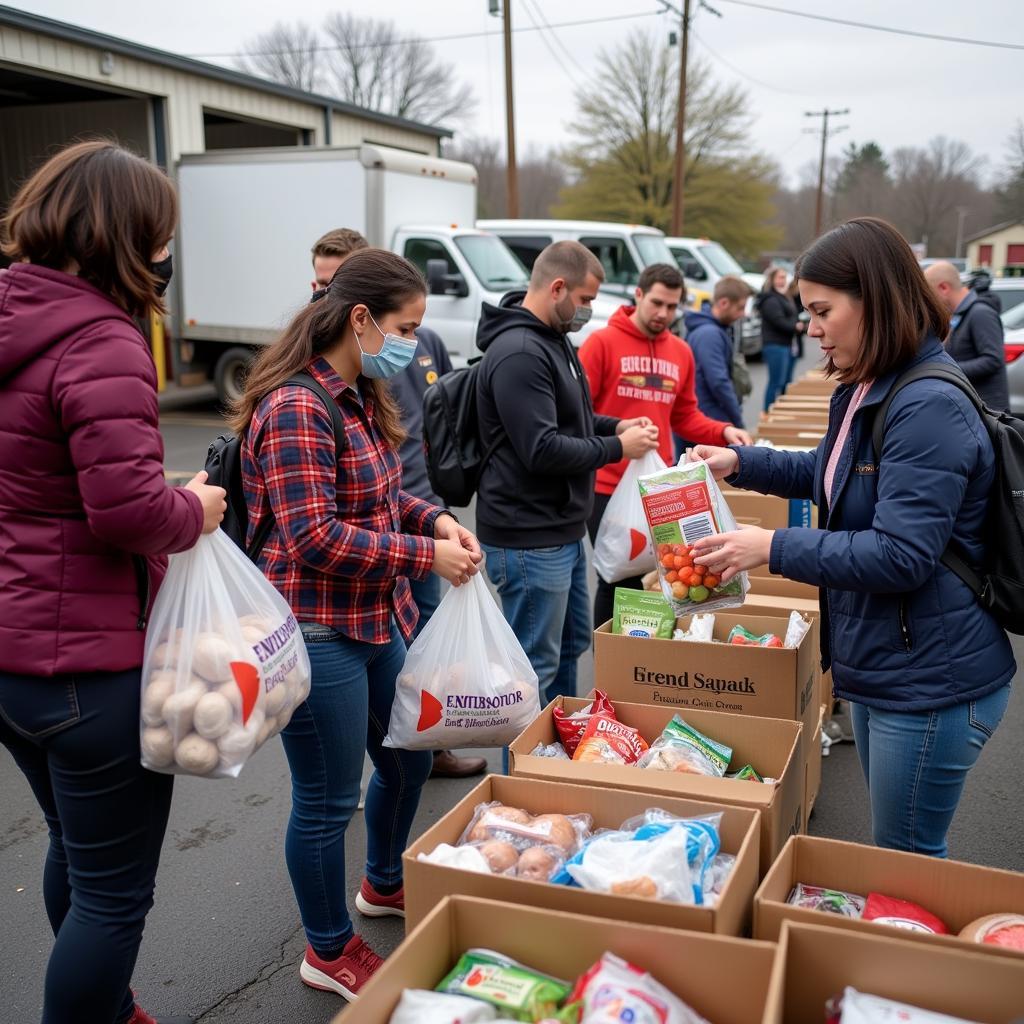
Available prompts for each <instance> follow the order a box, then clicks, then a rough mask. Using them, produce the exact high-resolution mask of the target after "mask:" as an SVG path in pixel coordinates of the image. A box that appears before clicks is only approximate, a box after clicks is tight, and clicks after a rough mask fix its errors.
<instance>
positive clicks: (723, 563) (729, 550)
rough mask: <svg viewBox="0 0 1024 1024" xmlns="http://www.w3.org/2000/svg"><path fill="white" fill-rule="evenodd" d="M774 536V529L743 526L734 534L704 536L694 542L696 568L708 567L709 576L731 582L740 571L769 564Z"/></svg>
mask: <svg viewBox="0 0 1024 1024" xmlns="http://www.w3.org/2000/svg"><path fill="white" fill-rule="evenodd" d="M774 535H775V531H774V530H762V529H761V527H759V526H741V527H740V528H739V529H738V530H734V531H733V532H731V533H720V534H718V535H717V536H715V537H704V538H703V539H702V540H698V541H694V544H693V551H694V556H693V560H694V562H696V563H697V565H706V566H707V569H708V572H709V573H713V574H714V575H715V576H717V577H718V578H719V579H720V580H721V581H722V582H723V583H728V582H729V580H731V579H732V578H733V576H735V575H736V573H738V572H746V571H748V570H750V569H756V568H757V567H758V566H760V565H767V564H768V560H769V559H770V558H771V553H772V537H773V536H774Z"/></svg>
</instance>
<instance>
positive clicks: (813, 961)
mask: <svg viewBox="0 0 1024 1024" xmlns="http://www.w3.org/2000/svg"><path fill="white" fill-rule="evenodd" d="M890 934H893V935H899V934H903V935H906V934H908V933H905V932H904V933H900V932H889V931H888V930H886V931H884V932H883V934H882V935H864V934H860V935H858V934H854V933H851V932H844V931H840V930H839V929H835V928H828V927H824V926H815V925H805V924H795V923H793V922H791V921H788V922H786V925H785V928H784V929H783V932H782V937H781V941H780V943H779V949H778V953H777V955H776V959H775V970H774V971H773V973H772V981H771V986H770V989H769V992H768V1003H767V1006H766V1007H765V1012H764V1017H763V1019H762V1022H761V1024H821V1022H822V1021H823V1020H824V1019H825V1003H826V1001H827V1000H829V999H831V998H832V996H835V995H839V994H841V993H842V992H843V990H844V989H845V988H846V986H847V985H851V986H852V987H853V988H855V989H857V991H859V992H866V993H870V994H872V995H876V996H883V997H885V998H887V999H895V1000H898V1001H899V1002H903V1003H908V1004H910V1005H911V1006H917V1007H920V1008H921V1009H924V1010H932V1011H934V1012H935V1013H945V1014H949V1015H950V1016H953V1017H959V1018H962V1019H964V1020H970V1021H977V1022H979V1024H1013V1022H1014V1021H1018V1020H1019V1019H1020V1017H1021V1014H1022V1013H1024V958H1019V959H1017V960H1010V959H1005V958H996V957H990V956H988V955H987V954H985V953H977V952H967V951H964V950H961V949H952V948H946V949H936V948H928V947H927V946H924V945H922V944H920V943H916V942H913V941H911V940H909V939H906V938H890V937H889V936H890ZM976 948H977V947H975V949H976Z"/></svg>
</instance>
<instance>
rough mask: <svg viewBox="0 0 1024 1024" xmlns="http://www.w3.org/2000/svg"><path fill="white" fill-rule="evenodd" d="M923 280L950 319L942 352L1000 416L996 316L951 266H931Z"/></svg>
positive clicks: (1006, 392) (1004, 387) (1004, 405)
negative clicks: (925, 280)
mask: <svg viewBox="0 0 1024 1024" xmlns="http://www.w3.org/2000/svg"><path fill="white" fill-rule="evenodd" d="M924 276H925V277H926V278H927V279H928V283H929V284H930V285H931V286H932V290H933V291H934V292H935V295H936V296H937V298H938V300H939V302H941V303H942V305H943V306H945V307H946V309H948V310H949V313H950V316H951V318H952V319H951V320H950V325H949V326H950V333H949V337H948V338H947V339H946V351H947V352H948V353H949V354H950V355H951V356H952V357H953V358H954V359H955V360H956V361H957V362H958V363H959V364H960V369H961V370H963V371H964V373H965V374H966V375H967V379H968V380H969V381H970V382H971V383H972V384H973V385H974V388H975V390H976V391H977V392H978V394H979V395H980V396H981V400H982V401H983V402H984V403H985V404H986V405H987V406H989V407H990V408H992V409H996V410H997V411H1000V412H1001V411H1002V410H1004V409H1008V408H1009V407H1010V389H1009V385H1008V384H1007V381H1006V356H1005V353H1004V350H1003V322H1002V320H1000V319H999V314H998V313H997V312H996V311H995V310H994V309H993V308H992V307H991V306H990V305H988V304H987V303H985V302H983V301H982V300H981V299H979V298H978V293H977V292H974V291H971V289H970V288H968V287H967V286H966V285H964V284H963V282H962V281H961V280H960V273H959V272H958V271H957V269H956V267H954V266H953V264H952V263H946V262H944V261H943V262H939V263H933V264H932V265H931V266H930V267H928V269H927V270H926V271H925V272H924Z"/></svg>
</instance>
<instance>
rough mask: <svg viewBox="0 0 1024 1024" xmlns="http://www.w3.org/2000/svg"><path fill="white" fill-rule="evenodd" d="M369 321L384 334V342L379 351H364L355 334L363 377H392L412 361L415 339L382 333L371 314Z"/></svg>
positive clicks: (377, 378)
mask: <svg viewBox="0 0 1024 1024" xmlns="http://www.w3.org/2000/svg"><path fill="white" fill-rule="evenodd" d="M367 315H369V312H367ZM370 322H371V323H372V324H373V326H374V327H376V328H377V330H378V331H380V333H381V334H382V335H383V336H384V344H383V345H381V348H380V351H379V352H366V351H364V349H363V346H362V345H361V344H359V336H358V335H356V344H357V345H359V355H360V360H361V363H362V374H363V376H364V377H372V378H374V379H376V380H384V379H385V378H387V377H394V376H395V375H396V374H399V373H401V372H402V371H403V370H404V369H405V368H406V367H407V366H408V365H409V364H410V363H411V362H412V358H413V356H414V355H416V340H415V339H411V340H410V339H407V338H403V337H401V336H400V335H398V334H384V332H383V331H381V329H380V326H379V325H378V324H377V321H376V320H374V319H373V317H372V316H371V317H370Z"/></svg>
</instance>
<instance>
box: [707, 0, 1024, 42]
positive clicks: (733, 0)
mask: <svg viewBox="0 0 1024 1024" xmlns="http://www.w3.org/2000/svg"><path fill="white" fill-rule="evenodd" d="M722 3H726V4H735V5H736V6H738V7H752V8H754V9H756V10H759V11H771V12H772V13H773V14H789V15H791V16H792V17H794V18H809V19H810V20H811V21H827V22H830V23H831V24H833V25H847V26H849V27H852V28H866V29H870V30H871V31H872V32H888V33H889V34H890V35H895V36H914V37H915V38H917V39H936V40H938V41H939V42H943V43H964V44H966V45H969V46H990V47H993V48H995V49H999V50H1024V43H997V42H995V41H994V40H991V39H969V38H967V37H966V36H945V35H939V34H938V33H936V32H917V31H915V30H914V29H910V28H893V27H892V26H890V25H874V24H872V23H870V22H867V21H851V20H849V19H848V18H832V17H829V16H828V15H827V14H811V13H810V12H809V11H794V10H791V9H790V8H788V7H773V6H772V5H771V4H761V3H754V2H753V0H722Z"/></svg>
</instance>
